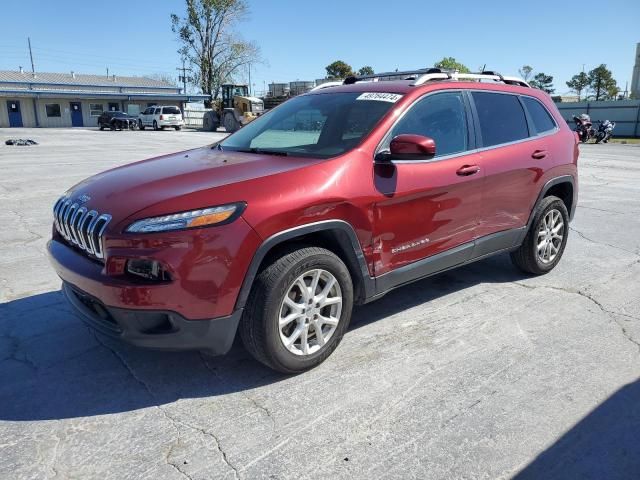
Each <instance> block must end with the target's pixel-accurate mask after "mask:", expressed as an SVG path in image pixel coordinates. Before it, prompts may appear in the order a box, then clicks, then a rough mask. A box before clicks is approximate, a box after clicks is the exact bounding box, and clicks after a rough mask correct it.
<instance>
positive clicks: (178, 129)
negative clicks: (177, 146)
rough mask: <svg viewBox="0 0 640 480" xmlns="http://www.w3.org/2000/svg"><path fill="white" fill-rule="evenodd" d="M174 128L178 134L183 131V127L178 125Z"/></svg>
mask: <svg viewBox="0 0 640 480" xmlns="http://www.w3.org/2000/svg"><path fill="white" fill-rule="evenodd" d="M173 128H175V129H176V132H178V131H180V130H182V127H181V126H180V125H178V126H177V127H173Z"/></svg>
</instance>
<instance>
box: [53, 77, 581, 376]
mask: <svg viewBox="0 0 640 480" xmlns="http://www.w3.org/2000/svg"><path fill="white" fill-rule="evenodd" d="M485 79H486V80H488V82H481V81H478V80H485ZM158 108H159V107H158ZM307 118H311V119H312V120H313V121H304V122H303V127H300V126H299V125H300V121H301V119H307ZM577 161H578V141H577V139H576V137H575V135H574V133H573V132H572V131H571V130H570V129H569V127H568V126H567V124H566V122H564V121H563V119H562V116H561V115H560V113H559V112H558V110H557V108H556V106H555V105H554V103H553V101H552V100H551V98H550V97H549V96H548V95H547V94H546V93H544V92H542V91H541V90H538V89H534V88H529V87H528V85H527V84H526V82H524V81H522V80H518V79H514V78H512V77H503V76H500V75H497V74H456V73H451V72H438V71H436V72H434V71H433V70H432V71H431V73H429V74H426V75H422V76H418V75H416V78H414V79H409V80H400V81H379V82H366V81H357V79H352V80H351V81H350V82H349V84H347V85H342V86H333V87H330V88H324V89H321V90H318V91H314V92H311V93H308V94H305V95H300V96H297V97H294V98H292V99H291V100H289V101H287V102H286V103H284V104H282V105H281V106H279V107H278V108H276V109H273V110H271V111H269V112H267V113H266V114H265V115H263V116H260V117H259V118H257V119H256V120H255V121H253V122H251V123H249V124H248V125H246V126H245V127H243V128H242V129H240V130H239V131H238V132H236V133H234V134H232V135H231V136H229V137H227V138H226V139H224V140H222V141H221V142H219V143H217V144H215V145H214V146H213V147H211V146H209V147H203V148H200V149H196V150H190V151H189V154H188V155H185V154H184V153H176V154H174V155H163V156H161V157H158V158H156V159H151V160H145V161H142V162H139V163H133V164H129V165H125V166H121V167H118V168H116V169H113V170H110V171H108V172H105V173H102V174H100V175H97V176H94V177H91V178H89V179H87V180H85V181H83V182H81V183H79V184H77V185H76V186H75V187H73V188H72V189H70V190H69V191H68V192H67V193H66V194H65V195H64V196H62V197H61V198H60V199H59V200H58V201H57V202H56V204H55V206H54V209H53V213H54V218H55V228H54V230H53V232H54V233H53V238H52V239H51V240H50V241H49V243H48V250H49V254H50V257H51V261H52V263H53V265H54V267H55V270H56V271H57V273H58V275H59V276H60V277H61V278H62V280H63V290H64V292H65V294H66V296H67V298H68V300H69V302H70V303H71V304H72V305H73V306H74V307H75V308H76V309H77V311H78V312H79V313H80V315H81V316H82V318H83V319H84V320H85V321H86V322H87V323H88V324H89V325H91V326H92V327H93V328H96V329H98V330H100V331H101V332H104V333H105V334H108V335H111V336H113V337H117V338H120V339H123V340H126V341H128V342H130V343H132V344H135V345H139V346H144V347H153V348H158V349H167V350H183V349H195V350H202V351H206V352H209V353H212V354H224V353H225V352H227V351H228V350H229V348H230V347H231V344H232V342H233V340H234V337H235V336H236V332H239V334H240V337H241V338H242V341H243V343H244V345H245V346H246V348H247V349H248V351H249V352H250V353H251V354H252V355H253V356H254V357H255V358H256V359H258V360H259V361H261V362H263V363H264V364H266V365H268V366H269V367H271V368H274V369H276V370H279V371H282V372H287V373H295V372H301V371H304V370H307V369H309V368H312V367H314V366H315V365H318V364H319V363H320V362H322V361H324V360H325V359H326V358H327V357H328V356H329V355H330V354H331V353H332V352H333V350H334V349H335V348H336V347H337V345H338V343H339V342H340V340H341V339H342V336H343V335H344V333H345V332H346V330H347V328H348V326H349V321H350V318H351V312H352V308H353V306H354V305H359V304H363V303H367V302H370V301H373V300H375V299H378V298H380V297H381V296H383V295H384V294H385V293H387V292H389V291H390V290H393V289H395V288H397V287H400V286H402V285H405V284H407V283H410V282H413V281H416V280H419V279H422V278H425V277H428V276H430V275H434V274H437V273H439V272H443V271H445V270H449V269H451V268H454V267H458V266H461V265H466V264H468V263H470V262H474V261H476V260H480V259H484V258H486V257H488V256H490V255H494V254H498V253H502V252H509V253H510V255H511V260H512V261H513V263H514V264H515V265H516V266H517V267H518V268H519V269H521V270H522V271H524V272H527V273H529V274H534V275H542V274H545V273H547V272H549V271H551V270H552V269H553V268H554V267H555V266H556V265H557V264H558V262H559V261H560V258H561V257H562V254H563V252H564V249H565V246H566V243H567V237H568V234H569V221H570V220H571V219H572V218H573V213H574V211H575V208H576V202H577V195H578V175H577ZM491 268H493V266H491ZM425 288H428V286H427V287H425ZM551 301H553V299H551ZM420 331H421V330H420V329H419V327H418V329H417V330H416V332H420ZM354 334H357V333H354ZM409 354H410V353H409Z"/></svg>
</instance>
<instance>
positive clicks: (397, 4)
mask: <svg viewBox="0 0 640 480" xmlns="http://www.w3.org/2000/svg"><path fill="white" fill-rule="evenodd" d="M248 2H249V6H250V14H249V15H248V17H247V18H246V19H245V20H244V21H243V22H242V23H241V24H239V25H238V27H237V31H238V33H239V34H240V35H241V36H242V38H243V39H244V40H250V41H253V42H255V43H256V44H257V45H258V46H259V47H260V50H261V55H262V58H263V61H262V62H261V63H259V64H255V65H252V68H251V83H252V84H253V90H254V91H255V92H259V91H262V90H264V88H265V86H266V84H268V83H270V82H272V81H275V82H290V81H295V80H315V79H317V78H322V77H324V76H325V68H324V67H325V66H326V65H328V64H330V63H331V62H333V61H334V60H337V59H340V60H344V61H345V62H347V63H348V64H350V65H351V66H352V67H354V69H356V70H357V69H358V68H360V67H362V66H364V65H370V66H372V67H373V68H374V70H375V71H376V72H380V71H389V70H395V69H396V68H398V69H400V70H404V69H407V70H409V69H416V68H423V67H429V66H432V65H433V64H434V63H435V62H437V61H438V60H440V59H441V58H443V57H449V56H452V57H455V58H456V59H457V60H458V61H460V62H462V63H464V64H465V65H467V66H468V67H469V68H471V70H474V71H475V70H477V69H478V68H480V67H482V66H483V65H485V64H486V69H487V70H495V71H498V72H500V73H502V74H503V75H517V73H518V69H519V68H520V67H521V66H522V65H525V64H527V65H531V66H532V67H534V71H535V72H544V73H546V74H548V75H552V76H553V77H554V86H555V88H556V94H567V93H569V89H568V87H567V86H566V84H565V82H566V81H567V80H569V79H570V78H571V76H572V75H574V74H576V73H579V72H580V71H582V69H583V67H584V69H585V71H589V70H590V69H592V68H594V67H596V66H597V65H599V64H601V63H605V64H607V66H608V67H609V68H610V69H611V70H612V72H613V74H614V78H616V80H617V81H618V85H619V87H620V88H621V89H622V90H624V88H625V84H626V83H627V82H629V85H630V83H631V75H632V71H633V63H634V58H635V49H636V44H637V43H639V42H640V1H638V0H611V1H604V0H600V1H592V0H585V1H582V2H576V1H575V0H574V1H556V2H553V3H552V2H536V3H535V4H534V3H528V2H527V3H525V2H518V1H513V0H511V1H508V2H507V1H505V2H502V1H493V2H489V1H483V2H478V1H477V0H475V1H469V0H457V1H456V2H452V3H449V2H429V1H428V0H395V1H394V2H389V1H381V0H342V1H337V0H322V1H306V2H305V1H301V0H296V1H291V0H289V1H284V0H248ZM184 10H185V7H184V0H155V1H151V0H128V1H121V0H111V1H110V2H95V1H86V0H82V1H80V0H57V1H44V0H40V1H34V0H21V1H13V0H2V13H3V14H2V17H3V19H4V21H3V26H2V30H0V70H17V69H18V66H20V65H22V66H23V67H24V68H25V69H26V70H30V68H31V63H30V60H29V52H28V48H27V37H30V38H31V43H32V48H33V54H34V55H33V56H34V62H35V67H36V71H38V70H39V71H43V72H44V71H49V72H70V71H72V70H73V71H75V72H77V73H97V74H100V73H105V74H106V69H107V68H109V73H115V74H116V75H123V76H125V75H148V74H158V73H164V74H169V75H171V76H172V77H177V75H178V72H177V70H176V68H177V67H179V66H180V58H179V55H178V54H177V49H178V48H179V44H178V42H177V40H176V37H175V35H174V34H173V33H172V32H171V22H170V18H169V16H170V14H171V13H176V14H182V13H184ZM247 79H248V75H247V71H246V70H245V71H244V72H241V74H240V75H239V78H238V80H244V81H245V82H246V81H247Z"/></svg>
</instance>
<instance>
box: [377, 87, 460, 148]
mask: <svg viewBox="0 0 640 480" xmlns="http://www.w3.org/2000/svg"><path fill="white" fill-rule="evenodd" d="M404 133H411V134H415V135H422V136H425V137H431V138H433V140H434V141H435V142H436V157H439V156H442V155H451V154H453V153H459V152H464V151H465V150H467V147H468V135H467V120H466V115H465V107H464V101H463V97H462V93H460V92H451V93H438V94H435V95H429V96H428V97H425V98H423V99H422V100H418V102H417V103H416V104H415V105H413V106H412V107H411V109H410V110H409V111H408V112H407V113H406V115H404V116H403V117H402V118H401V119H400V121H399V122H398V123H397V124H396V125H395V126H394V127H393V129H392V130H391V134H390V135H389V136H387V138H386V139H385V144H384V145H383V149H388V148H389V147H388V146H389V142H391V140H392V139H393V137H395V136H397V135H401V134H404Z"/></svg>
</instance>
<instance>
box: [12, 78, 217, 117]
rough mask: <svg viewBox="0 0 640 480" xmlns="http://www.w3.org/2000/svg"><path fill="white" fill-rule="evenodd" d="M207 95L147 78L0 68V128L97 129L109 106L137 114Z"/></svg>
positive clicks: (111, 108)
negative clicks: (98, 120)
mask: <svg viewBox="0 0 640 480" xmlns="http://www.w3.org/2000/svg"><path fill="white" fill-rule="evenodd" d="M206 98H208V95H185V94H183V93H182V92H181V89H180V88H179V87H176V86H174V85H169V84H167V83H164V82H161V81H158V80H152V79H150V78H145V77H120V76H116V75H111V76H108V77H107V76H106V75H84V74H77V73H74V72H70V73H41V72H36V73H31V72H25V71H23V70H20V71H0V127H92V126H96V125H97V119H98V117H99V116H100V115H101V114H102V112H104V111H107V110H121V111H123V112H127V113H129V114H131V115H137V114H138V113H139V112H140V111H141V110H144V109H145V108H147V107H148V106H151V105H177V106H179V107H181V109H182V106H183V104H184V103H185V102H191V101H194V102H197V101H202V100H204V99H206Z"/></svg>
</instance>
